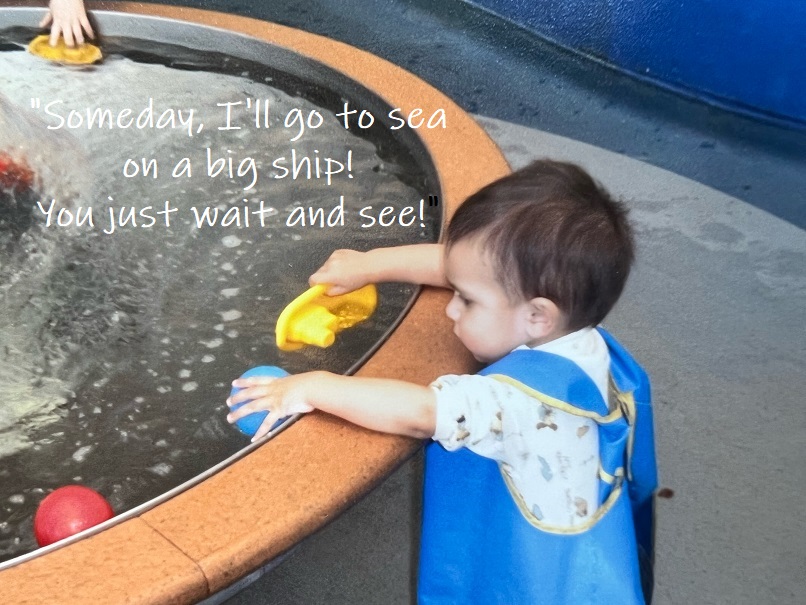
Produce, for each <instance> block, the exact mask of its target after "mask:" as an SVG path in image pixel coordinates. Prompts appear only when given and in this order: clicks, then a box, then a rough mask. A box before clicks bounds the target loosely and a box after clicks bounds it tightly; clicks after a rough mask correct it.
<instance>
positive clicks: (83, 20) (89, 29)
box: [81, 15, 95, 38]
mask: <svg viewBox="0 0 806 605" xmlns="http://www.w3.org/2000/svg"><path fill="white" fill-rule="evenodd" d="M81 28H82V29H83V30H84V31H85V32H86V33H87V35H88V36H89V37H90V38H95V32H94V31H92V25H90V20H89V19H88V18H87V15H84V16H83V17H82V18H81Z"/></svg>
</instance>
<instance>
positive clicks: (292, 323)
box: [276, 284, 378, 351]
mask: <svg viewBox="0 0 806 605" xmlns="http://www.w3.org/2000/svg"><path fill="white" fill-rule="evenodd" d="M326 290H327V286H325V285H323V284H319V285H316V286H313V287H312V288H310V289H309V290H307V291H306V292H303V293H302V294H301V295H300V296H298V297H297V298H295V299H294V300H293V301H292V302H291V304H289V305H288V306H287V307H286V308H285V309H283V312H282V313H280V317H278V318H277V328H276V332H277V347H278V348H279V349H280V350H281V351H296V350H297V349H301V348H302V347H303V346H305V345H315V346H317V347H329V346H330V345H332V344H333V343H334V342H335V340H336V334H337V333H338V332H341V331H342V330H344V329H345V328H349V327H352V326H354V325H355V324H357V323H359V322H362V321H364V320H365V319H367V318H368V317H369V316H370V315H372V313H373V312H374V311H375V307H376V306H377V305H378V292H377V290H376V289H375V286H374V285H372V284H369V285H367V286H364V287H363V288H359V289H358V290H354V291H353V292H348V293H347V294H341V295H339V296H328V295H327V294H325V291H326Z"/></svg>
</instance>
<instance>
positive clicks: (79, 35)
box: [39, 0, 95, 46]
mask: <svg viewBox="0 0 806 605" xmlns="http://www.w3.org/2000/svg"><path fill="white" fill-rule="evenodd" d="M49 9H50V10H49V11H48V14H47V15H45V18H44V19H42V22H41V23H40V24H39V27H47V26H48V25H51V24H52V25H51V28H50V45H51V46H55V45H56V43H57V42H58V41H59V36H64V42H65V44H67V46H75V45H76V44H83V43H84V33H83V32H86V33H87V35H88V36H89V37H90V38H94V37H95V34H94V33H93V31H92V26H91V25H90V22H89V19H87V11H86V10H84V2H83V0H50V4H49ZM82 30H83V31H82Z"/></svg>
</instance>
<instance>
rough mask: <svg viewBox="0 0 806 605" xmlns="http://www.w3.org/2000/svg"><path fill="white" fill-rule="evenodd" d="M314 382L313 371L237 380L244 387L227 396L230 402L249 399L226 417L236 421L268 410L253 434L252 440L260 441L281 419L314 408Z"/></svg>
mask: <svg viewBox="0 0 806 605" xmlns="http://www.w3.org/2000/svg"><path fill="white" fill-rule="evenodd" d="M314 382H315V374H314V373H313V372H309V373H307V374H295V375H293V376H286V377H283V378H271V377H268V376H254V377H252V378H239V379H237V380H234V381H233V382H232V386H234V387H237V388H239V389H241V390H240V391H238V392H237V393H235V395H233V396H232V397H230V398H229V399H227V405H228V406H230V407H231V406H233V405H236V404H238V403H243V402H244V401H248V402H249V403H246V404H244V405H242V406H241V407H239V408H238V409H237V410H234V411H231V412H230V413H229V414H228V415H227V421H228V422H230V423H233V422H235V421H236V420H239V419H241V418H243V417H244V416H248V415H249V414H251V413H253V412H259V411H262V410H266V411H268V412H269V415H268V416H266V418H265V419H264V420H263V422H262V424H261V425H260V427H259V428H258V430H257V432H256V433H255V435H254V437H252V441H257V440H258V439H260V438H261V437H263V436H264V435H266V434H267V433H268V432H269V431H270V430H271V427H272V426H274V423H276V422H277V421H278V420H280V419H282V418H285V417H286V416H291V415H292V414H304V413H306V412H310V411H312V410H313V409H314V408H313V406H312V405H311V404H309V403H308V397H309V396H308V393H310V387H311V386H312V385H313V384H314Z"/></svg>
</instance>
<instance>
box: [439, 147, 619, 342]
mask: <svg viewBox="0 0 806 605" xmlns="http://www.w3.org/2000/svg"><path fill="white" fill-rule="evenodd" d="M469 237H479V238H481V239H480V243H481V244H482V246H483V248H484V251H485V252H486V253H487V254H489V255H490V259H491V260H492V262H493V266H494V267H495V269H496V270H497V271H498V273H499V275H500V276H501V284H502V286H503V287H504V288H505V289H506V290H507V292H508V294H510V296H511V297H512V298H513V299H518V298H525V299H526V300H530V299H532V298H536V297H543V298H547V299H549V300H551V301H552V302H553V303H554V304H556V305H557V306H558V307H559V308H560V310H561V311H562V312H563V313H564V314H565V316H566V319H567V321H568V329H570V330H579V329H580V328H583V327H586V326H595V325H597V324H598V323H600V322H601V321H602V320H603V319H604V318H605V316H606V315H607V314H608V313H609V312H610V310H611V309H612V308H613V306H614V305H615V304H616V301H617V300H618V298H619V296H621V292H622V290H623V289H624V284H625V283H626V282H627V276H628V275H629V273H630V266H631V265H632V262H633V258H634V251H633V249H634V244H633V236H632V229H631V227H630V224H629V221H628V220H627V209H626V207H625V206H624V205H623V204H622V203H621V202H618V201H616V200H614V199H612V198H611V197H610V195H609V194H608V193H607V192H606V191H605V190H604V189H603V188H602V187H601V186H600V185H599V184H598V183H596V181H594V180H593V179H592V178H591V177H590V175H589V174H588V173H587V172H585V171H584V170H583V169H582V168H580V167H579V166H576V165H574V164H567V163H564V162H555V161H551V160H538V161H536V162H533V163H531V164H529V165H528V166H526V167H525V168H522V169H521V170H518V171H517V172H514V173H512V174H510V175H509V176H506V177H504V178H502V179H499V180H498V181H495V182H493V183H491V184H490V185H487V186H486V187H484V188H483V189H481V190H479V191H478V192H477V193H475V194H473V195H471V196H470V197H469V198H468V199H467V200H466V201H465V202H464V204H462V205H461V206H460V207H459V209H458V210H457V211H456V214H455V215H454V217H453V219H452V220H451V222H450V224H449V225H448V232H447V240H446V245H447V246H448V247H450V246H451V245H453V244H455V243H456V242H458V241H460V240H463V239H466V238H469Z"/></svg>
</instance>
